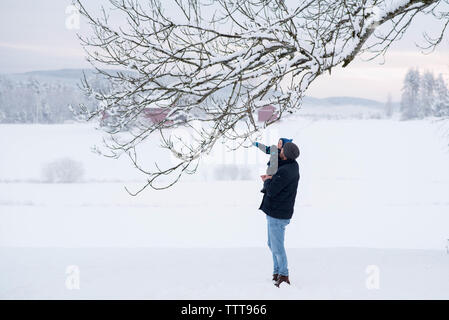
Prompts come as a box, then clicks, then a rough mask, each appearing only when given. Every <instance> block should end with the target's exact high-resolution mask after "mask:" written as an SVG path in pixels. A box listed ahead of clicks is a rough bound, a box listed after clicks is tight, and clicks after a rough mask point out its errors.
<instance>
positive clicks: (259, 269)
mask: <svg viewBox="0 0 449 320" xmlns="http://www.w3.org/2000/svg"><path fill="white" fill-rule="evenodd" d="M446 125H447V124H445V123H443V122H434V121H431V120H426V121H407V122H401V121H396V120H340V121H337V120H321V121H312V120H311V119H310V118H309V119H303V118H300V117H291V118H290V119H288V120H284V121H282V122H281V123H279V124H277V125H276V126H273V127H272V128H270V129H269V131H268V132H267V133H266V136H265V137H264V138H262V140H259V141H261V142H264V143H275V142H276V141H277V139H278V138H279V137H288V138H293V139H294V142H296V143H297V144H298V145H299V147H300V149H301V156H300V158H299V159H298V160H299V164H300V171H301V180H300V185H299V190H298V196H297V202H296V206H295V214H294V216H293V219H292V222H291V223H290V225H289V226H288V227H287V233H286V246H287V250H288V255H289V267H290V272H291V278H292V281H293V282H292V286H291V287H289V288H287V287H285V288H280V289H278V288H275V287H274V286H273V285H272V284H271V281H270V273H271V260H270V259H271V255H270V253H269V251H268V248H267V247H266V225H265V217H264V215H263V213H262V212H261V211H259V210H258V209H257V208H258V207H259V204H260V201H261V199H262V194H261V193H260V192H259V190H260V187H261V181H260V178H259V176H258V174H259V173H260V174H262V173H264V171H265V163H266V161H267V160H268V159H267V158H266V156H265V155H263V154H262V153H261V152H260V151H258V150H257V149H256V148H254V147H252V148H248V149H244V150H239V151H238V152H236V153H229V152H224V151H223V150H221V151H223V152H221V153H220V150H216V151H215V155H214V154H212V156H211V157H210V158H209V160H207V159H205V163H204V165H203V167H201V168H200V170H199V173H198V175H196V176H193V177H186V178H185V179H182V180H181V181H180V183H178V184H177V185H175V186H174V187H173V188H171V189H168V190H163V191H154V190H150V189H148V190H147V191H145V192H144V193H142V194H140V195H139V196H138V197H131V196H129V195H128V194H127V193H126V192H125V190H124V188H123V187H124V186H125V185H126V186H127V187H130V188H131V189H137V188H138V187H139V186H141V182H140V181H142V177H141V176H140V174H139V173H138V172H136V171H135V170H134V169H133V168H132V167H131V166H130V163H129V162H128V161H127V160H126V159H125V158H123V159H120V160H111V159H107V158H103V157H99V156H97V155H95V154H93V153H92V152H91V151H90V147H91V146H92V145H93V144H95V143H97V141H100V137H99V133H98V132H96V131H95V130H93V128H92V127H91V126H89V125H79V124H74V125H48V126H45V125H1V126H0V145H1V150H2V151H1V156H0V247H1V248H0V274H1V276H0V297H1V298H64V299H65V298H149V299H165V298H174V299H189V298H193V299H196V298H212V299H221V298H226V299H227V298H230V299H232V298H235V299H240V298H245V299H259V298H268V299H271V298H282V299H302V298H325V299H327V298H331V299H334V298H336V299H340V298H374V299H377V298H388V299H389V298H393V299H396V298H424V299H427V298H438V299H439V298H444V299H448V298H449V254H446V248H445V246H446V245H447V239H449V147H448V139H447V136H445V135H444V132H445V130H447V129H445V128H447V127H445V126H446ZM157 144H158V141H151V142H150V143H148V144H147V146H146V147H145V148H144V149H142V156H143V157H148V159H149V160H148V161H149V162H151V161H153V159H159V160H162V161H163V160H164V159H165V161H171V160H170V159H169V158H168V157H166V156H165V158H164V154H163V153H157V154H155V153H154V149H153V148H152V145H157ZM62 157H68V158H71V159H73V160H76V161H80V162H81V163H82V164H83V166H84V168H85V176H84V178H83V180H82V181H81V182H79V183H72V184H50V183H42V182H41V180H42V176H41V175H42V168H43V166H45V164H46V163H48V162H51V161H54V160H55V159H59V158H62ZM225 163H227V164H229V163H231V164H237V165H244V166H245V168H251V169H253V171H250V172H251V174H254V179H253V180H227V181H226V180H221V181H218V180H215V175H214V173H216V170H217V169H219V168H220V166H221V165H224V164H225ZM211 168H214V169H213V170H212V169H211ZM70 265H75V266H78V267H79V271H80V289H79V290H68V289H67V288H66V285H65V282H66V279H67V277H68V275H67V274H66V273H65V272H66V268H67V266H70ZM370 265H374V266H376V268H378V269H376V270H378V275H379V289H371V290H370V289H368V288H367V286H366V282H367V281H368V280H367V279H370V275H372V274H371V273H370V270H372V269H369V266H370ZM367 268H368V270H367Z"/></svg>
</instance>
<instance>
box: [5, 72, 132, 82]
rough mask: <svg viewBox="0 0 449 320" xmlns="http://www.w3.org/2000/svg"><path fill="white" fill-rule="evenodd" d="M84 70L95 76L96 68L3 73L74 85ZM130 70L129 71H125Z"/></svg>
mask: <svg viewBox="0 0 449 320" xmlns="http://www.w3.org/2000/svg"><path fill="white" fill-rule="evenodd" d="M106 71H108V72H111V73H115V72H118V71H123V70H112V69H106ZM83 72H84V73H85V75H86V76H87V77H88V78H89V77H93V76H95V70H94V69H59V70H38V71H30V72H23V73H10V74H3V76H5V77H7V78H9V79H11V80H16V81H25V80H27V79H29V78H33V79H36V80H38V81H40V82H50V83H51V82H61V81H63V82H64V83H65V84H68V85H73V84H77V83H79V82H80V80H81V79H82V78H83ZM124 72H129V71H124Z"/></svg>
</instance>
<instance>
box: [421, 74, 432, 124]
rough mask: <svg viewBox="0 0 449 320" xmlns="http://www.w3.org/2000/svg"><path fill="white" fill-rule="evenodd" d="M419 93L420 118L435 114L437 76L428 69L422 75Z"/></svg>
mask: <svg viewBox="0 0 449 320" xmlns="http://www.w3.org/2000/svg"><path fill="white" fill-rule="evenodd" d="M419 94H420V99H419V109H418V116H419V118H425V117H429V116H431V115H434V114H433V110H432V109H433V105H434V103H435V78H434V76H433V73H432V72H430V71H427V72H425V73H424V75H423V76H422V77H421V84H420V92H419Z"/></svg>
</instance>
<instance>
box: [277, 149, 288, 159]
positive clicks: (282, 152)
mask: <svg viewBox="0 0 449 320" xmlns="http://www.w3.org/2000/svg"><path fill="white" fill-rule="evenodd" d="M279 156H280V157H281V159H282V160H287V157H286V156H285V155H284V148H282V149H281V152H280V153H279Z"/></svg>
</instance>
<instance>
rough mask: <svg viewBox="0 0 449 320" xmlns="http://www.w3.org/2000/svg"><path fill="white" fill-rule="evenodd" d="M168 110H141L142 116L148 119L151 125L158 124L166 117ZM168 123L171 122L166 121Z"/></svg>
mask: <svg viewBox="0 0 449 320" xmlns="http://www.w3.org/2000/svg"><path fill="white" fill-rule="evenodd" d="M168 112H169V110H168V109H162V108H145V109H143V112H142V115H143V116H144V117H145V118H146V119H150V120H151V121H152V122H153V123H159V122H161V121H163V120H164V119H165V117H167V115H168ZM167 122H168V123H170V122H171V121H167Z"/></svg>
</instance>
